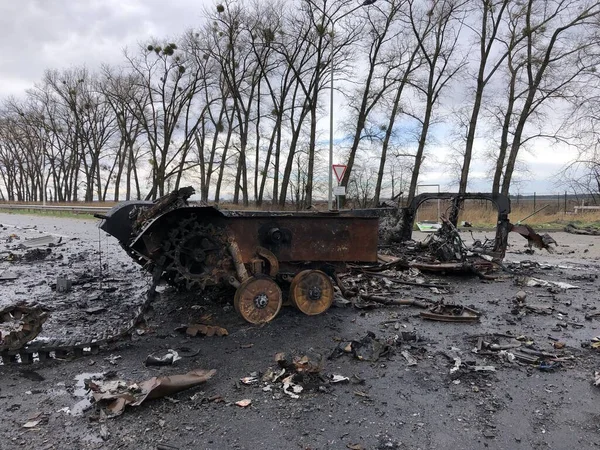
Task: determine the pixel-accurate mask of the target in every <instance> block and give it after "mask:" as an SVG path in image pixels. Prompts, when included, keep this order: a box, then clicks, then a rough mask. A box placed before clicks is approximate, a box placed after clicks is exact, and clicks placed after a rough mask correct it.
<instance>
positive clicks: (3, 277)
mask: <svg viewBox="0 0 600 450" xmlns="http://www.w3.org/2000/svg"><path fill="white" fill-rule="evenodd" d="M18 278H19V275H18V274H16V273H15V272H11V271H10V270H5V271H3V272H2V273H0V281H13V280H16V279H18Z"/></svg>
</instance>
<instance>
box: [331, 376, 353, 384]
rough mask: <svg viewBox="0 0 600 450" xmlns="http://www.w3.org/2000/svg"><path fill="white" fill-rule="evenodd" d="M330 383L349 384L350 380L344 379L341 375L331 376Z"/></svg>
mask: <svg viewBox="0 0 600 450" xmlns="http://www.w3.org/2000/svg"><path fill="white" fill-rule="evenodd" d="M331 382H332V383H334V384H335V383H349V382H350V378H348V377H345V376H343V375H331Z"/></svg>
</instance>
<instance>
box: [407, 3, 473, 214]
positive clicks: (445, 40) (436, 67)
mask: <svg viewBox="0 0 600 450" xmlns="http://www.w3.org/2000/svg"><path fill="white" fill-rule="evenodd" d="M408 3H409V6H410V8H409V12H410V15H409V21H410V25H411V28H412V30H413V32H414V35H415V37H416V39H417V41H418V43H419V48H420V51H421V56H422V57H423V58H424V67H425V68H426V70H425V71H424V80H423V82H422V83H414V84H413V86H414V87H415V88H416V90H417V91H418V92H419V93H420V94H421V95H422V96H423V98H424V111H423V115H422V116H421V115H420V114H419V115H417V114H415V113H414V112H413V113H411V115H412V117H413V118H414V119H415V120H417V121H418V122H419V123H420V127H421V132H420V136H419V140H418V143H417V151H416V154H415V165H414V168H413V173H412V177H411V181H410V187H409V190H408V197H407V201H408V202H410V201H412V199H413V197H414V196H415V193H416V190H417V182H418V179H419V173H420V169H421V164H422V162H423V157H424V152H425V146H426V144H427V135H428V133H429V127H430V125H431V122H432V116H433V112H434V108H435V106H436V105H437V103H438V101H439V99H440V95H441V93H442V91H443V90H444V89H445V88H446V87H447V86H448V83H449V82H450V80H452V78H453V77H454V76H455V75H456V74H457V73H458V71H459V70H460V69H461V68H462V67H463V66H464V64H465V60H464V57H461V56H460V55H457V54H455V53H456V52H457V50H458V45H457V44H458V39H459V36H460V28H461V24H462V18H463V17H464V14H465V10H464V9H463V6H464V5H463V4H462V3H457V2H454V1H450V0H436V1H434V2H433V4H431V5H428V7H427V8H426V9H423V8H419V7H418V6H417V5H416V4H415V2H414V1H413V0H409V2H408ZM455 59H456V61H455Z"/></svg>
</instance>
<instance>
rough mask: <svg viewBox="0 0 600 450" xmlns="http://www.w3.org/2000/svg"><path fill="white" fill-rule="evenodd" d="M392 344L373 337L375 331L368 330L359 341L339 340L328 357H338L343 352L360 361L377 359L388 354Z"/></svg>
mask: <svg viewBox="0 0 600 450" xmlns="http://www.w3.org/2000/svg"><path fill="white" fill-rule="evenodd" d="M391 352H392V346H391V345H390V343H388V342H382V341H381V340H379V339H377V338H376V337H375V333H373V332H372V331H368V332H367V334H366V336H364V337H363V338H362V339H361V340H360V341H351V342H340V343H339V344H338V346H337V347H336V348H335V349H334V350H333V352H332V353H331V355H330V356H329V359H333V358H339V357H340V356H342V355H343V354H344V353H350V354H352V355H353V356H354V357H355V358H356V359H358V360H361V361H372V362H374V361H377V360H378V359H379V358H380V357H382V356H389V355H390V354H391Z"/></svg>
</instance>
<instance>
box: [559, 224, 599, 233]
mask: <svg viewBox="0 0 600 450" xmlns="http://www.w3.org/2000/svg"><path fill="white" fill-rule="evenodd" d="M564 231H566V232H567V233H571V234H583V235H586V236H600V229H598V228H592V227H586V228H580V227H578V226H577V225H575V224H574V223H570V224H568V225H567V226H566V227H565V229H564Z"/></svg>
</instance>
